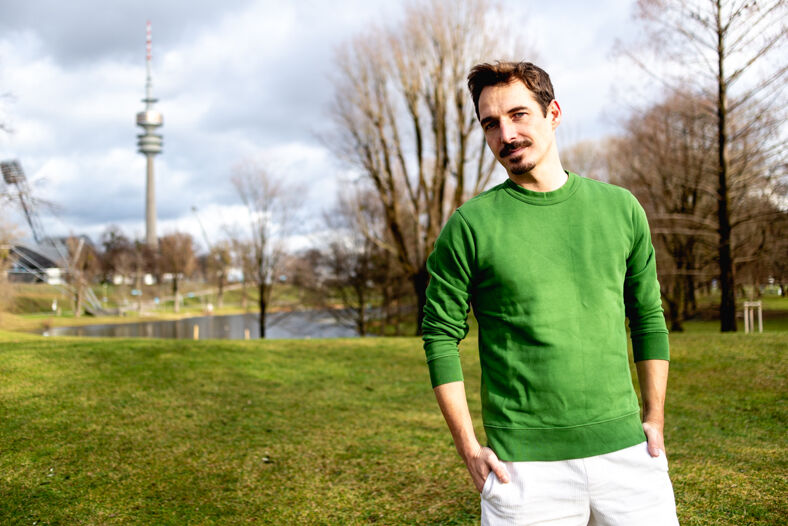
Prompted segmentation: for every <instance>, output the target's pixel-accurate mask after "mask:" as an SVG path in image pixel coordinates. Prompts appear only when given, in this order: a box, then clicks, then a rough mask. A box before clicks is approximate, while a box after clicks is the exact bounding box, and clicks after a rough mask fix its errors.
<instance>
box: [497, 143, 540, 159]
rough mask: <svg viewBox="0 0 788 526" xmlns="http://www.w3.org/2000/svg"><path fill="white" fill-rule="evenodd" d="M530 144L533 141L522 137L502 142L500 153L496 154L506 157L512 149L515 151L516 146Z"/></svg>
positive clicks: (520, 146) (522, 146)
mask: <svg viewBox="0 0 788 526" xmlns="http://www.w3.org/2000/svg"><path fill="white" fill-rule="evenodd" d="M532 144H533V142H531V141H530V140H529V139H523V140H522V141H514V142H510V143H508V144H504V146H503V148H501V151H500V153H499V154H498V155H499V156H500V157H507V156H509V155H511V153H512V152H513V151H515V150H516V149H517V148H527V147H528V146H531V145H532Z"/></svg>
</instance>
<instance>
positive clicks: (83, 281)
mask: <svg viewBox="0 0 788 526" xmlns="http://www.w3.org/2000/svg"><path fill="white" fill-rule="evenodd" d="M66 247H67V249H68V257H69V260H70V261H69V264H68V273H67V275H66V280H67V281H68V282H69V284H70V285H71V287H72V288H73V291H74V316H75V317H77V318H79V317H80V316H82V305H83V302H84V299H85V289H86V288H87V287H89V286H90V285H91V283H93V280H94V279H95V278H96V276H97V275H98V273H99V272H100V270H101V263H100V261H99V257H98V254H96V251H95V249H94V248H93V245H92V244H91V243H90V241H89V240H88V239H87V238H86V237H84V236H80V237H76V236H71V237H69V238H68V239H66Z"/></svg>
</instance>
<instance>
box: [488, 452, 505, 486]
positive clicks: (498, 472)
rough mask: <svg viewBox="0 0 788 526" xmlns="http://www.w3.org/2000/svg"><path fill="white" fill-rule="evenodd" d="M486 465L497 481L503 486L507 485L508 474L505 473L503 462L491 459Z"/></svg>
mask: <svg viewBox="0 0 788 526" xmlns="http://www.w3.org/2000/svg"><path fill="white" fill-rule="evenodd" d="M488 464H489V465H490V469H491V470H492V471H493V473H495V476H496V477H498V480H500V481H501V482H502V483H503V484H507V483H508V482H509V472H508V471H506V466H504V465H503V462H501V461H500V460H498V459H497V458H493V457H491V458H490V459H489V462H488Z"/></svg>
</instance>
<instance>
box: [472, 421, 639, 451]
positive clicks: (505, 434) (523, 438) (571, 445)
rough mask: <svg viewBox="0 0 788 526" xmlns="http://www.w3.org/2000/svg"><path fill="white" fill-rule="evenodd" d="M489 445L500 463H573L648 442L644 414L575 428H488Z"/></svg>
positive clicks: (486, 429) (486, 426)
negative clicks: (580, 459)
mask: <svg viewBox="0 0 788 526" xmlns="http://www.w3.org/2000/svg"><path fill="white" fill-rule="evenodd" d="M484 430H485V432H486V433H487V443H488V445H489V446H490V448H492V450H493V451H495V454H496V455H498V458H499V459H500V460H504V461H507V462H524V461H527V460H569V459H573V458H585V457H593V456H595V455H604V454H605V453H611V452H613V451H618V450H619V449H624V448H627V447H630V446H634V445H635V444H639V443H641V442H643V440H645V436H646V435H645V433H644V432H643V425H642V424H641V422H640V411H638V412H636V413H631V414H629V415H625V416H623V417H621V418H617V419H615V420H608V421H605V422H600V423H597V424H588V425H582V426H573V427H559V428H543V429H509V428H501V427H495V426H492V425H489V426H488V425H485V426H484Z"/></svg>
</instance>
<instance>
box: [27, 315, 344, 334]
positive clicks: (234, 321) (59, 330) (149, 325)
mask: <svg viewBox="0 0 788 526" xmlns="http://www.w3.org/2000/svg"><path fill="white" fill-rule="evenodd" d="M259 324H260V322H259V316H258V315H257V314H256V313H248V314H232V315H228V316H200V317H196V318H184V319H181V320H166V321H142V322H134V323H116V324H104V325H85V326H82V327H53V328H51V329H49V330H47V331H44V332H43V334H44V335H45V336H96V337H104V338H106V337H118V338H179V339H193V338H194V336H195V332H196V333H197V335H198V337H199V339H201V340H203V339H221V340H242V339H244V338H245V337H246V332H247V331H248V333H249V334H248V337H249V338H251V339H256V338H259V337H260V327H259ZM195 327H197V329H196V330H195ZM265 331H266V338H271V339H279V338H344V337H354V336H358V333H357V332H356V331H355V329H351V328H349V327H346V326H344V325H342V324H340V323H338V322H337V321H336V320H335V319H334V317H333V316H331V314H330V313H328V312H325V311H295V312H277V313H269V314H268V315H267V317H266V327H265Z"/></svg>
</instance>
